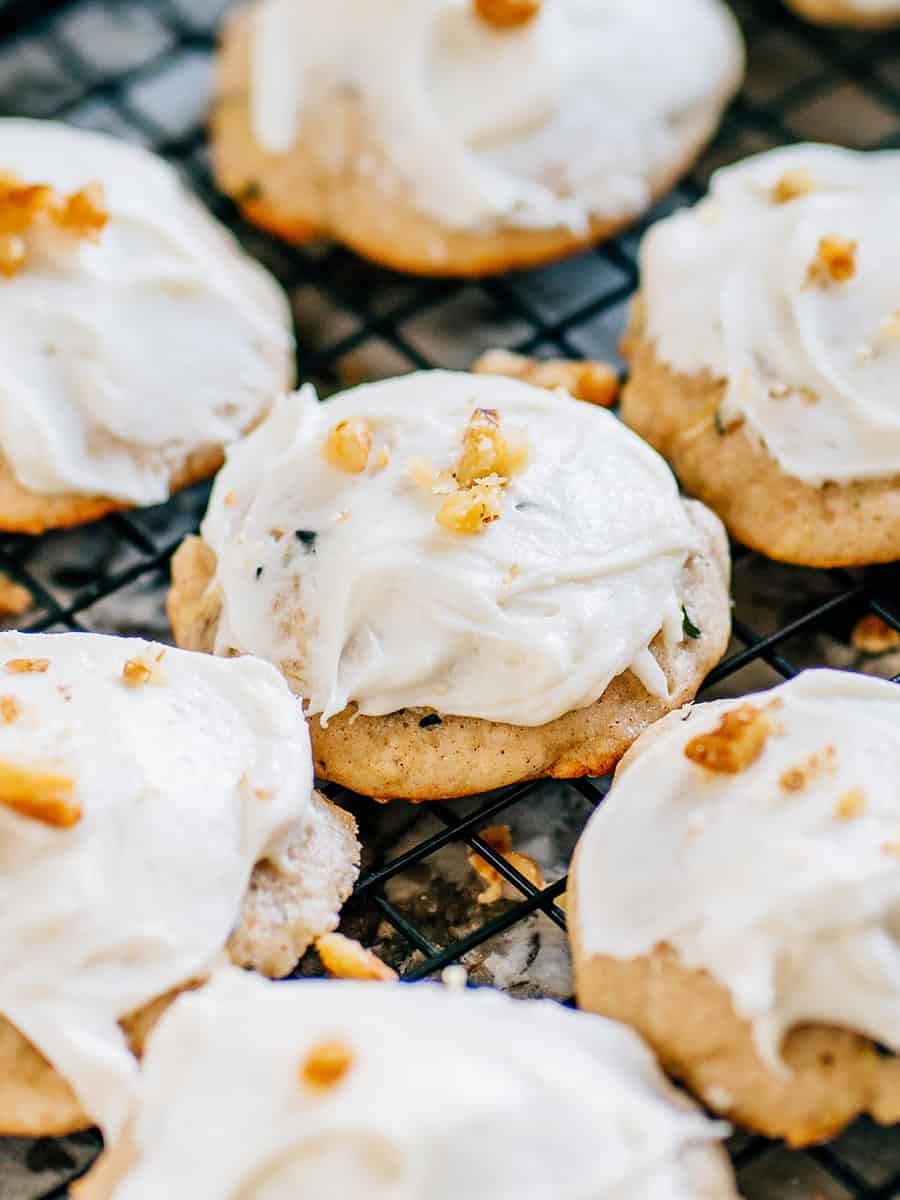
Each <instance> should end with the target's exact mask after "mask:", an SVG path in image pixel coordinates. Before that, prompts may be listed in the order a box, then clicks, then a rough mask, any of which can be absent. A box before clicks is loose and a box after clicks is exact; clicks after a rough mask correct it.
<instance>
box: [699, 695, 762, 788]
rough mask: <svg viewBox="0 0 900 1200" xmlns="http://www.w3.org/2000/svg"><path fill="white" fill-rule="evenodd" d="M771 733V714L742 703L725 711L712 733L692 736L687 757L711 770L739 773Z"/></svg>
mask: <svg viewBox="0 0 900 1200" xmlns="http://www.w3.org/2000/svg"><path fill="white" fill-rule="evenodd" d="M771 733H772V722H771V721H770V720H769V717H768V714H767V713H766V712H764V711H763V709H761V708H754V707H753V705H752V704H742V705H740V707H738V708H733V709H731V710H730V711H729V712H727V713H725V714H724V715H723V717H722V720H721V721H720V722H719V724H718V725H717V726H716V728H715V729H713V730H712V731H711V732H710V733H702V734H699V735H698V736H697V737H695V738H691V740H690V741H689V742H688V744H687V745H686V746H685V748H684V756H685V758H689V759H690V760H691V762H694V763H697V764H698V765H699V766H701V767H706V769H707V770H708V771H716V772H719V773H721V774H726V775H737V774H738V773H739V772H740V771H743V770H744V768H745V767H749V766H750V764H751V763H753V762H755V761H756V760H757V759H758V758H759V756H760V755H761V754H762V752H763V750H764V748H765V745H766V740H767V739H768V737H769V735H770V734H771Z"/></svg>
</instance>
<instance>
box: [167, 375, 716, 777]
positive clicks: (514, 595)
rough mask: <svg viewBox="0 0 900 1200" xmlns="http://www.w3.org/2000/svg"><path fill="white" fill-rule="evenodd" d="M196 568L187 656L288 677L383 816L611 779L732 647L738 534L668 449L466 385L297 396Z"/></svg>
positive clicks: (507, 391) (244, 456) (330, 762)
mask: <svg viewBox="0 0 900 1200" xmlns="http://www.w3.org/2000/svg"><path fill="white" fill-rule="evenodd" d="M173 575H174V583H173V589H172V592H171V593H170V597H169V614H170V617H171V620H172V624H173V627H174V629H175V634H176V638H177V640H178V642H179V644H180V645H183V646H186V647H189V648H191V649H201V650H210V651H213V652H214V653H216V654H235V653H239V654H256V655H258V656H259V657H261V658H264V659H265V660H267V661H268V662H272V663H274V664H275V665H276V666H278V667H279V669H280V670H281V671H283V672H284V674H285V676H286V677H287V679H288V682H289V684H290V685H291V687H292V688H293V690H294V691H295V692H296V694H297V695H298V696H301V697H302V698H303V700H304V701H305V703H306V707H307V712H308V714H309V716H310V726H311V732H312V738H313V754H314V759H315V765H316V770H317V772H318V774H319V775H321V776H322V777H324V778H326V779H332V780H335V781H337V782H339V783H342V784H344V785H346V786H347V787H350V788H353V789H355V790H357V791H361V792H365V793H366V794H368V795H373V796H376V797H379V798H392V797H404V798H408V799H413V800H427V799H435V798H439V797H449V796H457V795H466V794H469V793H472V792H478V791H482V790H485V789H487V788H492V787H499V786H502V785H503V784H508V783H514V782H516V781H517V780H520V779H528V778H536V777H538V776H541V775H556V776H561V777H569V776H576V775H583V774H587V773H601V772H603V771H606V770H608V769H609V768H610V767H611V766H612V765H614V764H615V762H616V761H617V760H618V758H619V757H620V756H621V754H622V753H624V751H625V749H626V748H627V747H628V745H630V743H631V742H632V741H633V739H634V738H635V737H636V736H637V734H638V733H639V732H640V731H641V730H642V729H643V728H644V727H645V726H646V725H647V724H648V723H649V722H651V721H653V720H655V719H656V718H657V717H659V716H661V715H662V714H663V713H665V712H667V711H668V710H669V709H671V708H672V707H677V706H678V705H680V704H682V703H684V701H685V700H687V699H690V698H692V697H693V696H694V694H695V693H696V691H697V688H698V687H699V685H700V683H701V681H702V679H703V677H704V676H705V674H706V673H707V671H708V670H709V669H710V668H711V667H712V666H713V664H714V663H716V662H717V661H718V659H719V658H720V656H721V654H722V652H723V650H724V648H725V645H726V643H727V640H728V631H729V602H728V576H729V562H728V551H727V546H726V542H725V538H724V534H723V531H722V528H721V525H720V524H719V522H718V521H717V520H716V519H715V517H713V516H712V514H711V513H709V512H708V511H707V510H706V509H704V508H703V507H702V506H701V505H698V504H695V503H687V504H686V503H684V502H683V501H682V500H681V498H680V497H679V495H678V491H677V488H676V486H675V481H674V479H673V478H672V475H671V473H670V471H669V469H668V467H667V466H666V465H665V463H664V462H663V461H662V459H661V458H659V456H658V455H657V454H656V453H655V452H654V451H653V450H651V449H650V448H649V447H648V446H646V445H645V444H644V443H643V442H641V441H640V440H639V439H638V438H636V437H635V436H634V435H633V434H631V433H630V432H629V431H628V430H627V429H625V428H624V427H623V426H622V425H621V423H620V422H619V421H617V420H616V419H615V417H613V416H611V415H610V414H609V413H607V412H605V411H603V410H602V409H600V408H597V407H595V406H593V405H590V404H584V403H579V402H578V401H576V400H573V399H572V398H571V397H570V396H569V395H568V394H567V393H565V392H563V391H557V392H548V391H545V390H544V389H541V388H536V387H532V386H530V385H528V384H525V383H521V382H518V381H515V380H510V379H505V378H500V377H491V376H474V375H467V374H462V373H458V374H457V373H452V372H446V371H433V372H422V373H419V374H413V375H408V376H405V377H403V378H399V379H390V380H385V381H383V382H381V383H375V384H369V385H366V386H363V387H359V388H354V389H352V390H350V391H347V392H343V393H342V394H341V395H339V396H337V397H334V398H332V399H331V400H328V401H327V402H326V403H325V404H319V403H318V401H317V399H316V395H315V392H314V391H313V389H312V388H311V387H306V388H304V389H303V391H301V392H300V393H298V394H297V395H296V396H292V397H285V398H284V399H282V400H281V401H279V402H278V403H277V404H276V405H275V407H274V409H273V411H272V415H271V416H270V417H269V418H268V420H267V421H266V422H265V423H264V424H263V425H261V426H260V427H259V429H258V430H256V431H255V432H254V434H253V435H252V436H251V437H250V438H249V439H248V440H246V441H245V442H244V443H242V444H241V445H240V446H236V447H234V448H233V449H232V450H231V451H230V452H229V457H228V462H227V464H226V466H225V468H224V469H223V471H222V472H221V473H220V475H219V476H218V478H217V481H216V484H215V488H214V491H213V494H212V498H211V500H210V506H209V510H208V512H207V514H206V518H205V520H204V522H203V526H202V540H197V539H190V540H189V541H187V542H186V543H185V544H184V545H183V546H182V547H181V548H180V549H179V551H178V553H177V555H176V557H175V561H174V568H173Z"/></svg>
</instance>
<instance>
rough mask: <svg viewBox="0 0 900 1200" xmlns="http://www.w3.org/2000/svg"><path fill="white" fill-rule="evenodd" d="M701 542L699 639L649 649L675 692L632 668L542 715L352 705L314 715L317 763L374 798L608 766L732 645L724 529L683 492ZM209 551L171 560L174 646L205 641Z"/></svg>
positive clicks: (686, 595)
mask: <svg viewBox="0 0 900 1200" xmlns="http://www.w3.org/2000/svg"><path fill="white" fill-rule="evenodd" d="M687 507H688V512H689V514H690V517H691V519H692V521H693V523H694V525H695V527H696V529H697V533H698V538H699V542H700V545H701V547H702V548H701V550H700V551H699V553H697V554H696V555H695V556H694V557H693V558H692V559H691V560H690V562H689V563H688V564H687V566H686V567H685V570H684V573H683V577H682V602H683V604H684V605H685V608H686V610H687V612H688V614H689V616H690V618H691V620H692V621H693V623H694V624H695V625H696V626H698V627H699V629H700V630H702V636H701V637H699V638H698V639H696V640H686V641H685V642H684V643H682V644H680V645H678V646H675V647H673V648H671V649H666V647H665V646H664V645H663V644H662V639H661V638H657V639H656V641H655V642H654V643H653V645H652V647H651V649H652V650H653V653H654V654H655V656H656V658H657V661H658V662H659V664H660V666H661V667H662V669H663V671H664V672H665V675H666V678H667V679H668V681H669V689H670V699H669V700H668V701H665V700H661V699H659V698H658V697H655V696H651V695H650V693H649V692H647V691H646V690H645V688H644V687H643V685H642V684H641V683H640V682H639V681H638V679H637V678H636V677H635V676H634V675H632V674H631V673H630V672H627V671H626V672H625V673H624V674H622V675H620V676H618V677H617V678H616V679H614V680H613V681H612V683H611V684H610V685H609V687H608V688H607V689H606V691H605V692H604V694H603V696H601V698H600V699H599V700H598V701H596V703H594V704H592V705H589V706H588V707H587V708H583V709H578V710H576V711H574V712H570V713H566V714H565V715H563V716H562V717H559V718H558V719H557V720H555V721H551V722H550V723H549V724H547V725H538V726H533V727H531V726H522V725H505V724H499V723H497V722H494V721H484V720H479V719H477V718H474V717H453V716H442V717H441V718H440V721H439V722H437V723H435V722H433V721H432V722H430V723H429V724H427V725H426V726H425V727H423V726H422V725H421V724H420V722H421V721H422V719H423V717H424V716H426V712H425V710H418V709H404V710H402V711H400V712H397V713H390V714H389V715H387V716H383V717H366V716H359V715H358V714H357V713H356V712H355V710H353V709H345V710H344V712H342V713H340V714H338V716H336V717H333V718H332V719H331V720H330V721H329V723H328V726H327V728H323V727H322V725H321V723H320V721H319V720H318V719H317V718H315V717H313V718H312V719H311V720H310V723H309V727H310V735H311V737H312V745H313V757H314V760H315V766H316V772H317V774H318V775H319V776H320V777H321V778H323V779H329V780H331V781H332V782H334V783H339V784H342V785H343V786H344V787H347V788H350V789H351V790H353V791H356V792H361V793H364V794H365V795H367V796H371V797H373V798H374V799H376V800H392V799H405V800H412V801H416V802H418V801H425V800H439V799H451V798H453V797H457V796H468V795H472V794H473V793H475V792H482V791H489V790H491V789H492V788H498V787H504V786H506V785H508V784H512V783H518V782H521V781H523V780H528V779H538V778H541V777H544V776H551V777H555V778H559V779H573V778H576V777H578V776H581V775H603V774H605V773H606V772H607V771H609V770H611V769H612V767H614V766H615V764H616V763H617V762H618V760H619V759H620V758H621V756H622V755H623V754H624V753H625V751H626V750H627V749H628V747H629V746H630V745H631V743H632V742H633V741H634V740H635V738H637V737H638V735H639V734H640V733H641V732H642V731H643V730H644V729H645V728H646V727H647V726H648V725H650V724H652V722H653V721H656V720H658V718H659V717H661V716H663V715H664V714H665V713H667V712H669V711H671V710H672V709H674V708H680V707H681V705H682V704H685V703H686V702H687V701H688V700H691V699H693V697H694V696H695V695H696V693H697V689H698V688H699V686H700V684H701V683H702V681H703V679H704V678H705V676H706V675H707V674H708V672H709V671H710V670H711V669H712V667H713V666H715V664H716V663H717V662H718V661H719V659H720V658H721V657H722V655H723V653H724V652H725V648H726V646H727V645H728V637H729V633H730V629H731V616H730V600H729V557H728V546H727V542H726V539H725V534H724V530H723V529H722V527H721V524H720V523H719V521H718V520H717V519H716V518H715V517H714V516H713V515H712V514H711V513H710V512H709V511H708V510H707V509H705V508H704V507H703V506H702V505H699V504H696V503H693V502H690V501H688V502H687ZM215 565H216V560H215V555H214V554H213V552H212V550H211V549H210V548H209V547H208V546H207V545H206V543H205V542H203V541H202V540H201V539H200V538H189V539H188V540H187V541H185V542H184V543H183V544H182V545H181V546H180V547H179V549H178V551H177V553H176V554H175V557H174V559H173V562H172V589H171V591H170V593H169V598H168V611H169V619H170V621H171V623H172V628H173V630H174V631H175V640H176V642H177V643H178V645H179V646H182V647H184V648H185V649H190V650H204V651H207V652H212V649H213V646H214V644H215V636H216V628H217V625H218V619H219V612H220V599H219V596H218V592H217V590H216V587H215V585H214V584H213V582H212V581H213V578H214V573H215Z"/></svg>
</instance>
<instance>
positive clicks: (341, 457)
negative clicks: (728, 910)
mask: <svg viewBox="0 0 900 1200" xmlns="http://www.w3.org/2000/svg"><path fill="white" fill-rule="evenodd" d="M371 449H372V431H371V429H370V428H369V424H368V422H367V421H364V420H363V419H362V417H349V418H348V419H347V420H346V421H338V423H337V425H335V427H334V428H333V429H332V430H331V432H330V433H329V435H328V437H327V438H326V439H325V442H324V444H323V446H322V454H323V456H324V457H325V459H326V460H327V461H328V462H330V463H331V465H332V466H333V467H337V468H338V470H339V471H346V472H347V473H348V474H349V475H360V474H361V473H362V472H363V471H364V470H365V469H366V465H367V464H368V461H369V451H370V450H371Z"/></svg>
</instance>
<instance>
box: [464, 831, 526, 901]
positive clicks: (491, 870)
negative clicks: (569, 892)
mask: <svg viewBox="0 0 900 1200" xmlns="http://www.w3.org/2000/svg"><path fill="white" fill-rule="evenodd" d="M478 836H479V837H480V838H481V840H482V841H483V842H486V843H487V845H488V846H490V848H491V849H492V850H493V851H494V852H495V853H496V854H499V855H500V856H501V858H505V859H506V861H507V862H508V863H509V865H510V866H511V867H513V868H514V869H515V870H516V871H518V872H519V874H520V875H524V876H525V878H526V879H527V880H528V882H529V883H531V884H533V886H534V887H536V888H542V887H543V886H544V880H543V877H542V875H541V868H540V867H539V866H538V865H537V863H536V862H535V861H534V859H533V858H529V857H528V855H527V854H519V853H518V852H517V851H515V850H513V848H512V835H511V833H510V828H509V826H508V825H492V826H490V827H489V828H488V829H482V830H481V831H480V832H479V834H478ZM467 854H468V858H469V865H470V866H471V867H472V869H473V870H474V871H475V872H476V873H477V874H478V875H480V876H481V878H482V879H483V880H485V882H486V883H487V885H488V886H487V887H486V888H485V890H484V891H483V892H481V893H480V895H479V896H478V903H479V904H495V903H496V902H497V901H498V900H501V899H502V898H503V876H502V875H501V874H500V872H499V871H498V870H497V869H496V867H492V866H491V864H490V863H489V862H488V861H487V859H485V858H482V856H481V855H480V854H479V853H478V852H477V850H471V849H470V850H468V851H467Z"/></svg>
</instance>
